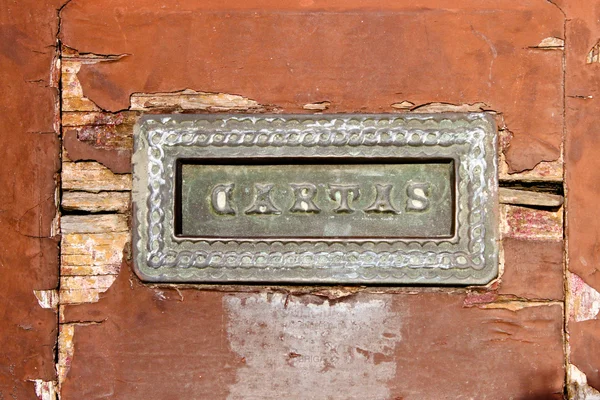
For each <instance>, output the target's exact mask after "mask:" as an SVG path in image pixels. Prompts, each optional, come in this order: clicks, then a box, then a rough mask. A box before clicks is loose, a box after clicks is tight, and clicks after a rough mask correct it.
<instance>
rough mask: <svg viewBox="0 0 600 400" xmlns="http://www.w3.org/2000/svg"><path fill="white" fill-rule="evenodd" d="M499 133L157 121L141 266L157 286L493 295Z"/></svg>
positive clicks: (438, 121)
mask: <svg viewBox="0 0 600 400" xmlns="http://www.w3.org/2000/svg"><path fill="white" fill-rule="evenodd" d="M496 141H497V133H496V128H495V125H494V123H493V119H492V118H491V117H490V116H488V115H486V114H484V113H475V114H431V115H427V114H406V115H402V114H393V115H327V116H317V115H314V116H311V115H306V116H303V115H287V116H286V115H260V116H258V115H178V116H172V115H153V116H146V117H143V118H142V119H141V120H140V122H139V123H138V125H137V126H136V130H135V135H134V142H135V151H134V195H133V201H134V207H135V211H134V214H135V218H134V246H133V249H134V266H135V269H136V272H137V273H138V275H140V277H141V278H142V279H144V280H147V281H154V282H240V283H241V282H278V283H303V284H306V283H321V284H326V283H332V284H333V283H344V284H352V283H356V284H369V283H373V284H443V285H472V284H485V283H488V282H489V281H490V280H492V279H493V278H495V277H496V276H497V273H498V245H497V238H498V228H497V209H498V204H497V188H498V178H497V163H496Z"/></svg>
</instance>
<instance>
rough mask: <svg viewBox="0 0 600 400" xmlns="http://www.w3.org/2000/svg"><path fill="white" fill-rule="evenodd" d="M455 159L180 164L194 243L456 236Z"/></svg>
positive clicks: (181, 193)
mask: <svg viewBox="0 0 600 400" xmlns="http://www.w3.org/2000/svg"><path fill="white" fill-rule="evenodd" d="M455 168H456V163H455V162H454V160H453V159H450V158H448V159H443V158H442V159H397V158H390V159H388V158H378V159H372V158H371V159H360V158H352V159H350V158H342V159H336V158H328V159H293V160H285V159H278V160H273V159H268V158H263V159H249V158H244V159H235V158H230V159H201V160H194V159H180V160H178V161H177V168H176V183H177V184H176V190H175V191H176V195H175V205H174V207H175V210H174V211H175V212H174V217H175V221H174V222H175V233H176V235H177V236H179V237H189V238H200V237H202V238H217V237H218V238H223V239H224V240H226V239H227V238H236V239H239V238H265V239H276V238H299V239H311V238H315V239H316V238H323V237H328V238H356V239H374V240H375V239H383V240H384V239H388V238H390V239H393V238H402V239H410V238H415V239H419V238H429V239H431V238H439V239H444V238H452V237H453V236H454V234H455V224H456V223H455V220H456V215H455V212H456V198H455V197H456V194H455V191H456V182H455V181H456V178H455V175H456V172H455Z"/></svg>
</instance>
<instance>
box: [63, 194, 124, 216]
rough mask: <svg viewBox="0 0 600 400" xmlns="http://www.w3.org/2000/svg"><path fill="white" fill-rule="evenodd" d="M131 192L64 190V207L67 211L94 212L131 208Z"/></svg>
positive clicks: (122, 211)
mask: <svg viewBox="0 0 600 400" xmlns="http://www.w3.org/2000/svg"><path fill="white" fill-rule="evenodd" d="M130 198H131V194H130V192H98V193H90V192H63V195H62V202H61V205H62V208H63V209H64V210H67V211H88V212H92V213H98V212H106V211H116V212H120V213H124V212H126V211H127V210H129V203H130Z"/></svg>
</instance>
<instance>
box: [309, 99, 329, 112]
mask: <svg viewBox="0 0 600 400" xmlns="http://www.w3.org/2000/svg"><path fill="white" fill-rule="evenodd" d="M330 105H331V103H330V102H329V101H318V102H316V103H308V104H305V105H303V106H302V108H303V109H305V110H312V111H325V110H327V109H328V108H329V106H330Z"/></svg>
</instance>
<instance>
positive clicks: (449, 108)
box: [411, 102, 490, 113]
mask: <svg viewBox="0 0 600 400" xmlns="http://www.w3.org/2000/svg"><path fill="white" fill-rule="evenodd" d="M489 109H490V106H488V105H487V104H485V103H482V102H478V103H473V104H450V103H436V102H433V103H425V104H421V105H418V106H416V107H413V108H412V109H411V111H414V112H420V113H440V112H482V111H487V110H489Z"/></svg>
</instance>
